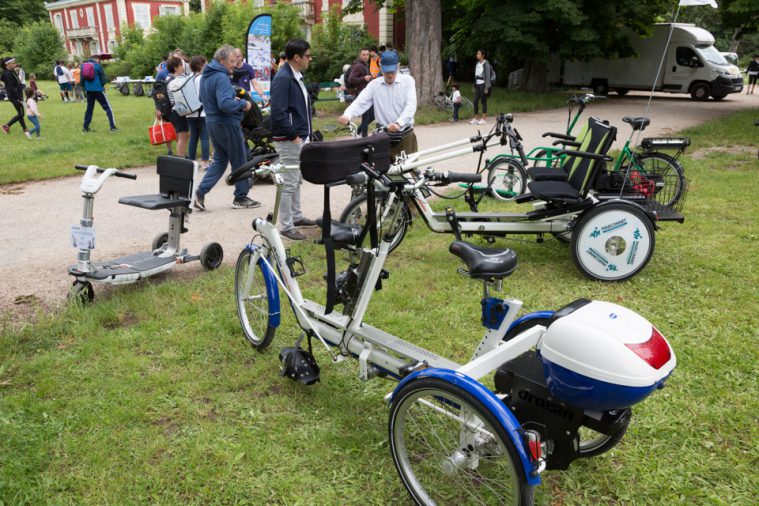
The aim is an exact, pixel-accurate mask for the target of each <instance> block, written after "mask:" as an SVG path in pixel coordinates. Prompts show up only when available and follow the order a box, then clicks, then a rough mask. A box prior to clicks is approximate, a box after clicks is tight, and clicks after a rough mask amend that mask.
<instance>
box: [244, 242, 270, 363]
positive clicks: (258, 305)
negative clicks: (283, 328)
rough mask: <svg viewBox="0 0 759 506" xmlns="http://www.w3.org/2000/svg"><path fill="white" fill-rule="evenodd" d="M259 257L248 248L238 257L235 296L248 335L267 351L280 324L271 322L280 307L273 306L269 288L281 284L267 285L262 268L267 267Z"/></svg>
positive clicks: (252, 342)
mask: <svg viewBox="0 0 759 506" xmlns="http://www.w3.org/2000/svg"><path fill="white" fill-rule="evenodd" d="M258 259H259V255H258V253H257V252H256V253H251V252H250V251H249V250H248V249H244V250H242V251H241V252H240V256H238V257H237V265H236V266H235V299H236V301H237V316H238V318H239V319H240V326H242V330H243V333H244V334H245V339H247V340H248V342H249V343H250V344H251V345H252V346H253V347H254V348H256V349H257V350H258V351H263V350H265V349H266V347H267V346H269V344H271V341H272V339H274V333H275V332H276V330H277V328H276V326H274V325H272V323H271V315H272V314H276V313H277V312H279V308H278V307H275V308H272V305H273V303H272V302H271V301H270V298H269V291H270V290H277V287H276V286H275V287H267V286H266V279H265V278H264V274H263V271H262V270H261V269H263V268H265V267H262V266H261V265H260V264H259V262H258ZM274 305H276V304H274Z"/></svg>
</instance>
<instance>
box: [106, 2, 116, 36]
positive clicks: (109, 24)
mask: <svg viewBox="0 0 759 506" xmlns="http://www.w3.org/2000/svg"><path fill="white" fill-rule="evenodd" d="M103 10H104V11H105V28H106V30H108V31H109V32H110V31H111V30H113V27H114V26H115V25H114V24H113V5H111V4H105V5H103Z"/></svg>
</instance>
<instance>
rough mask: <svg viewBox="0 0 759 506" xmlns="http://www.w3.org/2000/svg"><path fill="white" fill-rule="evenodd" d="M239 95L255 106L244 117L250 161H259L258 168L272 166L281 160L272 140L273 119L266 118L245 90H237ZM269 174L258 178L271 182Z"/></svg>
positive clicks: (244, 133)
mask: <svg viewBox="0 0 759 506" xmlns="http://www.w3.org/2000/svg"><path fill="white" fill-rule="evenodd" d="M236 90H237V95H238V96H239V97H240V98H241V99H243V100H247V101H249V102H250V103H251V104H253V107H251V108H250V110H248V112H246V113H244V114H243V117H242V134H243V137H244V138H245V142H246V144H247V145H248V161H252V160H254V159H255V160H257V161H256V162H255V165H256V167H260V166H261V165H270V164H272V163H274V162H276V161H277V160H278V159H279V155H278V154H277V151H276V150H275V149H274V144H273V142H272V139H271V117H270V116H268V115H267V116H264V115H263V113H262V112H261V108H260V107H259V106H258V104H257V103H256V101H255V100H253V98H252V97H251V96H250V93H249V92H247V91H246V90H244V89H243V88H237V87H236ZM268 176H269V174H268V173H266V174H259V175H258V178H259V179H263V180H267V181H268V180H269V177H268Z"/></svg>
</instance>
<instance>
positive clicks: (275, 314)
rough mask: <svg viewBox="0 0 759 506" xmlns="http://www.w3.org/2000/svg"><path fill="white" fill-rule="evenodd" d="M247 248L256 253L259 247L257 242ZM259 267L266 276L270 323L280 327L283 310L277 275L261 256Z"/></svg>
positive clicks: (246, 247)
mask: <svg viewBox="0 0 759 506" xmlns="http://www.w3.org/2000/svg"><path fill="white" fill-rule="evenodd" d="M245 249H247V250H248V251H250V252H251V253H255V252H256V251H257V250H258V249H259V248H258V246H256V245H255V244H248V245H246V246H245ZM258 267H259V268H260V269H261V274H262V275H263V277H264V282H265V283H266V297H267V298H268V299H269V324H271V326H272V327H274V328H277V327H279V322H280V317H281V314H282V313H281V311H280V305H279V288H278V286H277V277H276V276H275V275H274V273H273V272H272V271H271V269H270V268H269V266H268V264H266V262H264V261H263V260H262V259H261V258H260V257H259V259H258Z"/></svg>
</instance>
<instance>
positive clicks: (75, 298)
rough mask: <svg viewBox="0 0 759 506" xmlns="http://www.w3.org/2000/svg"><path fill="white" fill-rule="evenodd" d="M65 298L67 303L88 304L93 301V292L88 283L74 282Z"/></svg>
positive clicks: (90, 284)
mask: <svg viewBox="0 0 759 506" xmlns="http://www.w3.org/2000/svg"><path fill="white" fill-rule="evenodd" d="M66 298H67V299H68V300H69V302H74V303H78V304H89V303H90V302H92V301H93V300H94V299H95V290H94V289H93V288H92V283H90V282H89V281H74V284H73V285H71V288H70V289H69V293H68V296H67V297H66Z"/></svg>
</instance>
